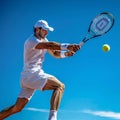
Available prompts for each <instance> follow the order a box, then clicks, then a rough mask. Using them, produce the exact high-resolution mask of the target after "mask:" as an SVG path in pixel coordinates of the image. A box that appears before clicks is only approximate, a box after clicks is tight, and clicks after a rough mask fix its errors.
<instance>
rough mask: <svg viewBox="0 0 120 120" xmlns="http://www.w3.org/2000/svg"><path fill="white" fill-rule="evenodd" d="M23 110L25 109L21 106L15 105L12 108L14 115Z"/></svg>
mask: <svg viewBox="0 0 120 120" xmlns="http://www.w3.org/2000/svg"><path fill="white" fill-rule="evenodd" d="M22 109H23V107H21V106H19V105H14V106H13V108H12V111H13V113H17V112H20V111H21V110H22Z"/></svg>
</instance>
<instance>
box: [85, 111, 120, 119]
mask: <svg viewBox="0 0 120 120" xmlns="http://www.w3.org/2000/svg"><path fill="white" fill-rule="evenodd" d="M83 112H84V113H88V114H92V115H96V116H100V117H109V118H113V119H116V120H120V113H116V112H112V111H92V110H84V111H83Z"/></svg>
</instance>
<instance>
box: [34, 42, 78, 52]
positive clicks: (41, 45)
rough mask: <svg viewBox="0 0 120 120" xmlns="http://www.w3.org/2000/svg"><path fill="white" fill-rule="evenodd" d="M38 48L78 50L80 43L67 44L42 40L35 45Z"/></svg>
mask: <svg viewBox="0 0 120 120" xmlns="http://www.w3.org/2000/svg"><path fill="white" fill-rule="evenodd" d="M35 48H36V49H48V50H70V51H74V52H76V51H77V50H78V49H79V48H80V46H79V44H67V43H62V44H60V43H57V42H41V43H38V44H37V46H36V47H35Z"/></svg>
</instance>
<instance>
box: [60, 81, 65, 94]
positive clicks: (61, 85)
mask: <svg viewBox="0 0 120 120" xmlns="http://www.w3.org/2000/svg"><path fill="white" fill-rule="evenodd" d="M59 89H60V90H61V91H62V92H64V89H65V85H64V84H63V83H62V84H60V86H59Z"/></svg>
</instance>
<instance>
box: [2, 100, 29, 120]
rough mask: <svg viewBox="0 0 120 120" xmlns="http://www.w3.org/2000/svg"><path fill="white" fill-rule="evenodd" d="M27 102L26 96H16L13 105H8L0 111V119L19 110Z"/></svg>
mask: <svg viewBox="0 0 120 120" xmlns="http://www.w3.org/2000/svg"><path fill="white" fill-rule="evenodd" d="M27 103H28V99H27V98H18V99H17V101H16V103H15V104H14V105H13V106H11V107H8V108H6V109H4V110H2V111H1V112H0V120H3V119H4V118H6V117H8V116H10V115H12V114H14V113H17V112H20V111H21V110H22V109H23V108H24V106H25V105H26V104H27Z"/></svg>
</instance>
